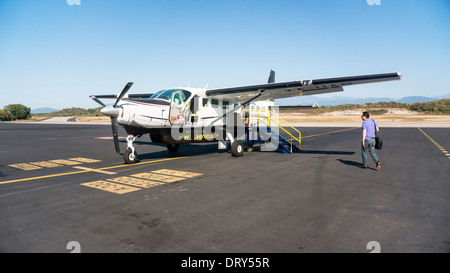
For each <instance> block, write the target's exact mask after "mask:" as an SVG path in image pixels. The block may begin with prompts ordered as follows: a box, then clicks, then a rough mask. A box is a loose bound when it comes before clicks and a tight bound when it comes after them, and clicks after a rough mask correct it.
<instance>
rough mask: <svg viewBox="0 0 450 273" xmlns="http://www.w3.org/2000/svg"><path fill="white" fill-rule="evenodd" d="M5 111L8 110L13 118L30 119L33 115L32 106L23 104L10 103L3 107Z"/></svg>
mask: <svg viewBox="0 0 450 273" xmlns="http://www.w3.org/2000/svg"><path fill="white" fill-rule="evenodd" d="M3 111H5V112H8V113H9V115H10V117H11V119H12V120H16V119H28V118H30V117H31V108H28V107H26V106H24V105H22V104H10V105H7V106H5V108H3Z"/></svg>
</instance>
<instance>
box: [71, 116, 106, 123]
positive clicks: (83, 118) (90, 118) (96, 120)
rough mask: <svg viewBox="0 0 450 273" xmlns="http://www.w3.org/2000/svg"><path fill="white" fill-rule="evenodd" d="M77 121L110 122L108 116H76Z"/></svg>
mask: <svg viewBox="0 0 450 273" xmlns="http://www.w3.org/2000/svg"><path fill="white" fill-rule="evenodd" d="M77 121H79V122H111V119H110V118H109V117H106V116H105V117H78V118H77Z"/></svg>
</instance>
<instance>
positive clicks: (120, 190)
mask: <svg viewBox="0 0 450 273" xmlns="http://www.w3.org/2000/svg"><path fill="white" fill-rule="evenodd" d="M81 185H82V186H87V187H91V188H95V189H99V190H103V191H108V192H112V193H117V194H124V193H129V192H133V191H138V190H140V189H139V188H135V187H130V186H125V185H121V184H116V183H111V182H107V181H103V180H98V181H93V182H88V183H83V184H81Z"/></svg>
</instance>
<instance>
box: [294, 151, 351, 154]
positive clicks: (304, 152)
mask: <svg viewBox="0 0 450 273" xmlns="http://www.w3.org/2000/svg"><path fill="white" fill-rule="evenodd" d="M300 153H301V154H317V155H353V154H355V152H344V151H323V150H301V151H300Z"/></svg>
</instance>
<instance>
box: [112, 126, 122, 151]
mask: <svg viewBox="0 0 450 273" xmlns="http://www.w3.org/2000/svg"><path fill="white" fill-rule="evenodd" d="M111 128H112V133H113V138H114V147H115V148H116V153H120V147H119V134H118V131H117V118H111Z"/></svg>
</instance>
